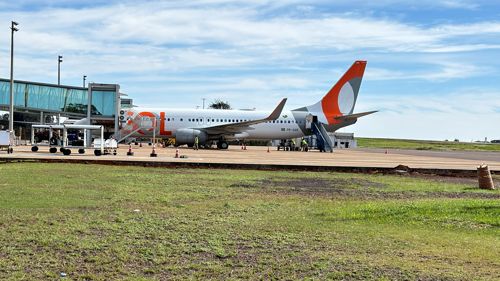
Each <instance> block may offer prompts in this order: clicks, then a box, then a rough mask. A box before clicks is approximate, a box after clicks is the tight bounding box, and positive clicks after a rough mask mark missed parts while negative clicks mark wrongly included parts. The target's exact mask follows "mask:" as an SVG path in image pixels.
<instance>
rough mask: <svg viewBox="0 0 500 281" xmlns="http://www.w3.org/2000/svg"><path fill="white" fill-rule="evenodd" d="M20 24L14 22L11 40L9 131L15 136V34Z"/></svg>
mask: <svg viewBox="0 0 500 281" xmlns="http://www.w3.org/2000/svg"><path fill="white" fill-rule="evenodd" d="M17 25H18V23H17V22H15V21H12V25H11V27H10V29H11V30H12V33H11V38H10V104H9V131H10V133H11V134H14V32H16V31H19V29H17V27H16V26H17Z"/></svg>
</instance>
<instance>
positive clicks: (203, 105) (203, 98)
mask: <svg viewBox="0 0 500 281" xmlns="http://www.w3.org/2000/svg"><path fill="white" fill-rule="evenodd" d="M203 109H205V98H203Z"/></svg>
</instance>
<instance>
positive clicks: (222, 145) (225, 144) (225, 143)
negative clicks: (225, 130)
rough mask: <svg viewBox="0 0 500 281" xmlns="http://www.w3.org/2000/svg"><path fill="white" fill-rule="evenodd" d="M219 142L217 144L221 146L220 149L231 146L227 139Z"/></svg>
mask: <svg viewBox="0 0 500 281" xmlns="http://www.w3.org/2000/svg"><path fill="white" fill-rule="evenodd" d="M219 143H220V144H218V145H217V146H220V149H228V148H229V144H227V142H226V141H221V142H219Z"/></svg>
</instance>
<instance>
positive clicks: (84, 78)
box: [83, 75, 87, 88]
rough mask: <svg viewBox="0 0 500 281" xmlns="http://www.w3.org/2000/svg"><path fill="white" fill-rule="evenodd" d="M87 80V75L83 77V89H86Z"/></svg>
mask: <svg viewBox="0 0 500 281" xmlns="http://www.w3.org/2000/svg"><path fill="white" fill-rule="evenodd" d="M85 80H87V75H83V87H84V88H85Z"/></svg>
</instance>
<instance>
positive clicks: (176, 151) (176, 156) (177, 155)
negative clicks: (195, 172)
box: [175, 148, 179, 158]
mask: <svg viewBox="0 0 500 281" xmlns="http://www.w3.org/2000/svg"><path fill="white" fill-rule="evenodd" d="M175 158H179V149H178V148H177V149H176V150H175Z"/></svg>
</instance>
